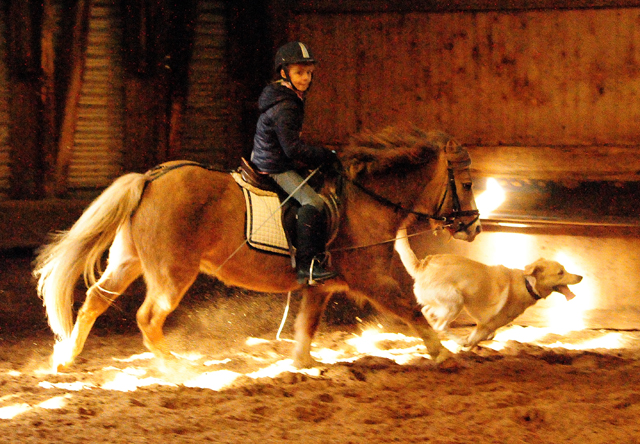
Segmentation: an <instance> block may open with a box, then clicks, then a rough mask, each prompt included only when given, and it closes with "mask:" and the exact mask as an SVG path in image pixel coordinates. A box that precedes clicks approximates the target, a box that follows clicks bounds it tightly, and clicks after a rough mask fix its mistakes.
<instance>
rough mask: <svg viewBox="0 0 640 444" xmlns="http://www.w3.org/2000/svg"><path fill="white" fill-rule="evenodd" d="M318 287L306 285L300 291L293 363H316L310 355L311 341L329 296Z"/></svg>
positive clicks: (311, 364)
mask: <svg viewBox="0 0 640 444" xmlns="http://www.w3.org/2000/svg"><path fill="white" fill-rule="evenodd" d="M321 287H322V286H320V287H306V288H305V289H304V290H303V291H302V303H301V305H300V311H299V312H298V316H297V317H296V323H295V340H296V345H295V349H294V352H293V365H294V366H295V367H296V368H309V367H313V366H314V365H316V364H317V362H316V360H315V359H313V358H312V357H311V341H312V339H313V337H314V335H315V334H316V332H317V331H318V326H319V325H320V321H321V319H322V314H323V313H324V309H325V307H326V306H327V302H328V301H329V299H330V298H331V293H329V292H327V291H326V290H323V289H322V288H321Z"/></svg>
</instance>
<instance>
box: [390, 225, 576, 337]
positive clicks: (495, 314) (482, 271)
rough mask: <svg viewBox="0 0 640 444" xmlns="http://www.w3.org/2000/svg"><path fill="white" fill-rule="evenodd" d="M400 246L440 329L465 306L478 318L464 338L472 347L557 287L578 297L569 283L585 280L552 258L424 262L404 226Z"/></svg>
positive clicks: (446, 257) (436, 258)
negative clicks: (516, 264) (519, 264)
mask: <svg viewBox="0 0 640 444" xmlns="http://www.w3.org/2000/svg"><path fill="white" fill-rule="evenodd" d="M395 249H396V251H397V252H398V254H399V255H400V259H401V260H402V263H403V265H404V266H405V268H406V269H407V271H408V273H409V274H410V275H411V277H413V279H414V281H415V283H414V286H413V290H414V293H415V296H416V299H417V300H418V302H419V303H420V304H421V305H422V306H423V307H422V314H423V315H424V317H425V318H426V319H427V321H429V323H430V324H431V326H432V327H433V328H434V330H437V331H439V332H444V331H445V330H446V329H447V327H448V326H449V324H450V323H451V322H452V321H453V320H454V319H456V318H457V317H458V315H459V314H460V312H461V311H462V309H463V307H464V308H466V310H467V313H468V314H469V315H470V316H471V317H472V318H473V319H474V320H475V321H476V327H475V328H474V329H473V331H472V332H471V333H470V334H469V336H468V337H467V338H466V339H463V340H461V341H460V345H462V346H463V347H468V348H469V349H472V348H473V347H475V346H476V345H477V344H478V343H479V342H480V341H483V340H485V339H491V338H492V337H493V334H494V332H495V331H496V329H498V328H500V327H502V326H504V325H506V324H507V323H509V322H511V321H513V320H514V319H515V318H516V317H518V316H519V315H521V314H522V313H523V312H524V311H525V310H526V309H527V308H528V307H530V306H531V305H533V304H535V303H536V302H537V301H538V300H540V299H543V298H546V297H547V296H549V295H550V294H551V293H552V292H554V291H557V292H559V293H562V294H563V295H564V296H565V297H566V298H567V300H570V299H572V298H573V297H575V295H574V294H573V293H572V292H571V290H569V287H568V285H573V284H577V283H579V282H580V281H581V280H582V276H579V275H577V274H571V273H568V272H567V271H566V270H565V269H564V267H563V266H562V265H561V264H559V263H558V262H555V261H549V260H546V259H538V260H537V261H535V262H534V263H532V264H529V265H527V266H526V267H525V269H524V270H517V269H511V268H507V267H505V266H502V265H493V266H489V265H485V264H482V263H480V262H477V261H474V260H471V259H468V258H465V257H462V256H458V255H454V254H436V255H431V256H427V257H425V258H424V259H423V260H419V259H418V258H417V257H416V255H415V253H414V252H413V250H412V249H411V245H410V244H409V239H408V238H407V232H406V230H404V229H402V230H400V231H398V234H397V236H396V243H395Z"/></svg>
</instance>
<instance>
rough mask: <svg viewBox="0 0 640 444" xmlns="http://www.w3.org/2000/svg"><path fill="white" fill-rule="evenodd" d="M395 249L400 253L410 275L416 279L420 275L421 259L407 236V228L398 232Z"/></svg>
mask: <svg viewBox="0 0 640 444" xmlns="http://www.w3.org/2000/svg"><path fill="white" fill-rule="evenodd" d="M395 249H396V251H397V252H398V254H399V255H400V260H401V261H402V265H404V268H406V269H407V272H408V273H409V275H410V276H411V277H412V278H414V279H415V278H416V277H417V276H418V270H419V268H420V261H419V260H418V258H417V257H416V254H415V253H414V252H413V250H412V249H411V244H410V243H409V237H408V236H407V230H406V229H405V228H401V229H400V230H398V233H397V234H396V242H395Z"/></svg>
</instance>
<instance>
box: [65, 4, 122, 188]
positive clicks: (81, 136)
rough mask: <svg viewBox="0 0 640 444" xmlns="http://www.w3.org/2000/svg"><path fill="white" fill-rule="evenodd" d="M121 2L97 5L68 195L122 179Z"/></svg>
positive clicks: (90, 24)
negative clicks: (119, 8)
mask: <svg viewBox="0 0 640 444" xmlns="http://www.w3.org/2000/svg"><path fill="white" fill-rule="evenodd" d="M122 29H123V26H122V19H121V18H120V16H119V14H118V9H117V2H113V1H94V3H93V5H92V7H91V18H90V21H89V36H88V45H87V58H86V63H85V71H84V81H83V85H82V92H81V97H80V103H79V108H78V122H77V128H76V134H75V139H74V150H73V157H72V159H71V165H70V167H69V188H70V191H71V192H73V191H74V190H82V189H94V188H103V187H105V186H107V185H109V183H111V182H112V181H113V179H114V178H115V177H117V176H118V175H120V174H121V172H122V168H121V162H122V161H121V158H122V140H123V126H124V124H123V119H124V117H123V116H124V110H123V107H124V105H123V103H124V85H123V66H122V59H121V56H120V46H121V42H122V32H123V31H122Z"/></svg>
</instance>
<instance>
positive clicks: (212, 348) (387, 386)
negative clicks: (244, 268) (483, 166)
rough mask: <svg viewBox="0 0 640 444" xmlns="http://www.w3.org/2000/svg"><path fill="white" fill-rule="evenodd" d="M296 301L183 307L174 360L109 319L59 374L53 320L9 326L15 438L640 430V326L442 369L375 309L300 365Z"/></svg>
mask: <svg viewBox="0 0 640 444" xmlns="http://www.w3.org/2000/svg"><path fill="white" fill-rule="evenodd" d="M294 299H295V298H294ZM284 302H285V301H284V299H283V300H277V299H274V298H273V297H272V296H271V297H269V296H266V295H265V296H255V295H253V296H246V295H245V296H243V297H238V298H234V297H232V298H226V299H223V300H219V299H218V300H217V302H206V301H205V302H201V303H200V304H198V305H196V306H193V307H189V308H186V309H183V310H180V309H179V311H178V312H177V313H176V314H175V316H173V318H171V319H172V320H171V322H170V323H169V325H168V326H167V330H166V331H167V336H168V340H169V343H170V344H171V345H172V346H173V347H174V349H175V351H176V353H177V354H178V355H179V356H180V357H181V358H180V360H179V363H178V364H177V365H175V366H173V367H172V368H171V369H161V368H159V367H158V363H157V362H156V361H155V360H154V359H153V358H151V357H150V356H149V354H148V353H146V350H145V349H144V348H143V346H142V341H141V338H140V336H139V334H138V333H137V332H136V331H135V330H133V329H131V328H129V329H125V330H124V331H114V329H113V328H109V327H100V326H97V328H95V329H94V331H93V332H92V334H91V336H90V338H89V341H88V343H87V346H86V348H85V350H84V351H83V353H82V354H81V355H80V357H79V358H78V359H77V362H76V365H75V366H74V367H73V368H72V369H71V370H70V371H69V372H67V373H58V374H53V373H51V372H50V371H49V370H48V359H49V355H50V353H51V349H52V344H53V339H52V336H51V334H50V333H49V332H48V331H47V330H41V331H40V332H38V333H37V334H33V335H31V334H21V335H12V334H4V335H2V337H1V340H2V348H1V349H0V350H1V351H0V353H1V356H0V436H2V438H1V439H0V441H2V442H7V443H14V442H15V443H30V442H38V443H87V442H91V443H147V442H148V443H156V442H166V443H190V442H215V443H260V444H267V443H283V442H295V443H302V442H304V443H345V444H346V443H386V442H402V443H425V442H427V443H441V444H444V443H500V444H505V443H543V442H547V443H556V444H557V443H580V444H585V443H635V442H640V421H639V419H640V361H639V357H640V348H639V347H638V344H639V343H640V341H638V339H639V337H640V334H639V333H638V332H615V331H580V332H570V333H565V334H561V335H560V334H553V333H549V332H548V331H545V330H542V329H536V328H532V327H527V328H523V327H517V326H513V327H511V328H509V327H507V328H504V329H502V330H500V331H499V334H498V336H497V337H496V340H495V341H492V342H487V343H485V344H484V346H483V347H481V348H479V349H477V350H475V351H474V352H461V353H459V354H457V355H456V357H455V358H454V359H452V360H450V361H448V362H445V363H444V364H442V365H435V364H434V363H433V362H432V361H430V360H429V359H428V358H427V357H426V356H425V355H424V353H425V349H424V347H423V346H422V345H421V342H420V341H419V340H418V339H416V338H413V337H411V336H410V335H406V332H404V333H405V334H402V333H403V332H401V331H400V332H399V331H398V329H397V328H396V327H397V326H393V325H391V326H389V325H385V324H384V323H383V322H378V320H377V319H378V318H377V317H376V316H374V317H372V318H371V319H369V320H367V321H365V322H364V323H361V324H359V325H356V326H348V327H344V328H341V327H339V326H328V325H323V326H322V327H321V333H320V334H319V335H318V337H317V338H316V341H315V345H314V348H313V350H314V353H315V356H316V358H317V359H319V360H320V361H322V362H323V364H322V365H321V366H320V367H318V368H316V369H312V370H309V371H304V372H298V371H295V370H294V369H292V368H291V367H290V362H291V361H290V360H289V357H290V356H291V348H292V342H291V340H290V338H291V337H292V331H291V325H292V324H293V314H295V301H294V304H293V305H292V313H293V314H290V315H289V318H288V319H287V322H286V324H285V326H284V329H283V331H282V333H281V335H280V340H278V339H277V331H278V327H279V325H280V321H281V318H282V313H283V309H284ZM464 332H465V330H464V329H457V333H459V334H463V333H464ZM445 344H446V345H447V346H449V347H451V348H453V345H452V343H449V342H446V343H445Z"/></svg>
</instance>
